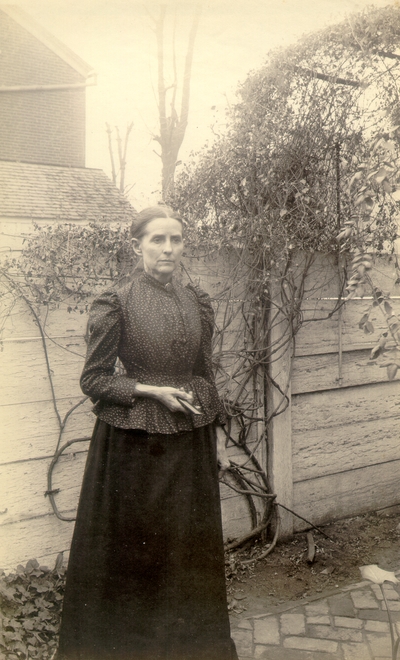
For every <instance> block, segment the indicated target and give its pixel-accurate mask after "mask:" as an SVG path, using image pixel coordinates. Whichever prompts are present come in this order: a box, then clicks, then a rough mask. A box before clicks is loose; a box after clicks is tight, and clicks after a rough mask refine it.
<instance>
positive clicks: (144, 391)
mask: <svg viewBox="0 0 400 660" xmlns="http://www.w3.org/2000/svg"><path fill="white" fill-rule="evenodd" d="M135 396H144V397H148V398H150V399H157V401H159V402H160V403H162V404H163V406H166V408H168V410H170V411H171V412H183V413H186V414H187V411H186V410H185V409H184V407H183V406H182V405H181V404H180V403H179V401H178V399H177V397H180V398H181V399H184V400H185V401H188V402H189V403H193V392H185V390H184V389H183V388H182V389H178V388H176V387H157V386H156V385H145V384H144V383H136V384H135Z"/></svg>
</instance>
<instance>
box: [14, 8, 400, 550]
mask: <svg viewBox="0 0 400 660" xmlns="http://www.w3.org/2000/svg"><path fill="white" fill-rule="evenodd" d="M399 39H400V8H396V7H387V8H384V9H382V10H370V11H367V12H364V13H362V14H359V15H357V16H355V17H353V18H352V19H351V20H349V21H347V22H346V23H345V24H341V25H339V26H331V27H330V28H328V29H327V30H325V31H322V32H319V33H316V34H315V35H311V36H310V37H307V38H305V39H303V40H302V41H300V42H299V44H297V45H296V46H293V47H291V48H289V49H287V50H286V51H279V52H278V53H275V54H271V56H270V58H269V61H268V63H267V64H266V65H265V66H264V67H262V68H261V69H260V70H259V71H256V72H253V73H252V74H251V75H250V76H249V78H248V79H247V80H246V81H245V83H243V85H241V87H240V90H239V100H238V103H237V104H236V105H235V106H233V107H232V109H231V111H230V115H229V116H228V117H227V118H224V119H223V124H224V127H222V128H221V131H220V134H219V136H218V137H217V138H216V140H215V142H214V143H213V145H212V146H211V147H207V148H205V149H204V150H203V151H201V152H200V153H199V154H196V155H195V156H194V157H193V160H192V161H191V162H189V163H188V164H187V165H186V167H185V168H184V169H183V171H182V174H181V175H180V177H179V178H178V179H177V181H176V184H175V186H174V192H173V196H171V198H170V200H169V201H170V203H171V204H172V205H173V206H174V207H176V208H178V209H179V210H180V211H181V212H182V215H183V217H184V218H185V219H186V226H185V235H186V245H187V254H186V261H185V268H184V270H183V273H182V278H183V280H187V279H188V277H189V278H190V277H193V278H194V279H196V277H197V276H196V275H195V274H194V273H195V272H196V271H197V270H198V268H199V267H201V271H202V276H201V278H200V280H202V279H203V278H204V280H205V281H206V283H207V288H208V289H209V290H210V291H211V297H212V300H213V304H214V306H215V310H216V332H215V337H214V361H215V370H216V378H217V385H218V388H219V391H220V393H221V397H222V399H223V401H224V402H225V406H226V409H227V411H228V413H229V416H230V419H231V427H230V429H229V433H228V436H227V442H228V444H229V445H231V446H234V448H235V459H234V460H233V461H232V466H231V470H230V471H229V472H228V474H227V475H226V477H225V481H226V485H227V486H229V487H230V488H231V489H233V490H234V491H238V492H239V493H240V494H241V495H243V496H244V497H245V501H246V502H247V505H248V508H249V518H250V520H251V527H252V528H253V530H252V531H251V532H249V535H246V537H244V538H243V539H240V540H239V541H238V542H235V543H236V545H235V546H234V547H237V545H238V544H240V543H243V542H245V541H246V540H249V539H250V538H254V536H260V535H261V536H262V538H264V540H265V539H267V537H268V533H269V530H270V527H271V523H272V521H274V524H273V525H272V527H274V529H275V533H273V531H272V541H271V543H270V547H273V545H274V543H275V542H276V538H277V529H278V522H277V507H278V505H279V503H277V502H276V499H275V497H274V495H273V493H272V492H271V487H270V483H269V479H268V474H267V472H266V470H265V469H264V468H263V467H262V466H261V465H262V463H261V461H263V465H265V464H266V461H265V453H266V451H267V446H268V443H267V440H268V429H269V423H270V422H271V420H272V419H273V418H274V417H276V416H277V415H280V414H282V413H283V412H284V411H285V409H286V407H287V405H288V391H289V384H290V376H291V373H290V369H289V371H288V373H287V374H286V377H285V379H283V380H282V377H281V375H280V371H279V364H280V363H281V361H282V360H283V359H287V361H288V363H289V364H290V360H291V357H292V356H293V354H294V352H295V348H296V336H297V334H298V333H299V331H300V329H301V328H302V327H303V326H304V324H305V323H312V322H313V321H317V320H320V318H317V317H316V316H314V318H312V319H305V318H304V302H305V301H306V300H307V298H311V297H314V298H318V297H323V290H324V287H325V285H326V284H327V282H326V277H327V274H326V269H325V268H324V265H323V262H322V261H321V259H320V258H319V255H320V254H325V255H327V254H328V255H331V257H332V259H334V260H335V262H336V265H337V270H338V292H337V297H336V299H335V300H332V301H331V309H330V310H328V311H327V312H326V318H328V317H330V316H332V315H333V314H334V313H336V312H337V311H338V310H339V309H340V308H341V307H342V305H343V301H344V300H346V299H347V298H348V297H349V296H351V295H355V294H357V295H360V294H362V292H361V291H360V289H361V288H362V287H363V286H364V285H366V284H368V282H369V281H370V282H371V285H372V291H373V292H374V293H373V300H372V303H371V304H373V305H378V306H379V307H380V308H381V309H382V311H383V313H384V315H385V318H386V319H387V320H388V324H389V333H390V335H391V337H392V339H393V338H394V339H395V340H396V342H397V340H398V337H399V336H400V335H399V332H400V324H399V326H398V327H397V326H396V324H397V323H398V321H397V319H394V320H393V319H392V318H391V317H392V315H391V309H390V302H389V294H388V292H381V291H379V290H377V289H376V288H374V286H373V279H372V280H371V266H372V265H373V261H374V258H375V256H376V255H379V254H382V253H386V254H387V253H389V254H391V255H392V258H394V257H393V255H394V250H393V247H392V246H393V242H394V240H395V238H396V236H397V232H398V227H397V201H398V200H400V180H399V174H398V172H399V168H398V156H399V139H398V120H399V117H398V107H399V106H398V98H399V93H398V80H399V72H400V68H399V65H400V62H399V61H398V60H397V59H396V58H394V59H393V58H390V55H391V53H392V51H393V50H394V49H395V48H396V47H397V44H398V41H399ZM388 57H389V59H390V60H391V63H390V64H389V65H388V63H387V62H388ZM393 62H394V63H393ZM349 81H350V82H351V81H352V82H356V83H357V84H348V83H349ZM225 124H226V126H225ZM217 132H218V131H217V130H215V133H216V134H217ZM338 235H339V241H338V240H337V238H338ZM347 255H350V257H351V258H352V262H351V265H350V273H349V277H348V273H347V270H346V263H348V261H349V259H348V257H347ZM221 264H222V265H221ZM134 268H135V262H134V260H133V255H132V252H131V250H130V247H129V242H128V228H127V227H113V226H105V225H103V224H101V223H99V224H92V225H80V226H78V225H65V224H62V223H61V224H59V225H56V226H52V227H45V228H43V227H40V226H36V228H35V232H34V233H33V235H32V237H30V238H29V239H28V240H27V242H26V245H25V249H24V251H23V253H22V257H21V258H20V259H14V260H13V259H11V260H8V262H6V263H5V264H4V265H3V268H2V287H3V298H4V299H5V298H6V297H7V296H8V301H9V303H8V307H7V306H6V307H7V309H8V310H9V311H10V310H11V309H12V307H13V306H14V305H15V304H16V301H17V300H20V299H22V300H24V301H25V304H27V305H28V307H29V309H30V311H31V313H32V314H33V316H34V318H35V321H36V323H37V324H38V325H39V329H40V332H41V338H42V345H43V350H44V351H45V352H46V351H47V348H46V346H47V342H48V341H49V337H47V335H46V332H45V322H44V321H43V319H45V318H46V314H43V310H49V313H51V310H52V309H53V308H56V307H60V306H63V307H65V308H66V310H67V311H68V312H69V313H70V314H81V313H86V312H87V309H88V304H89V300H90V298H91V297H92V296H93V295H94V294H95V293H97V292H99V291H100V290H102V289H103V288H104V287H106V286H109V285H110V284H111V282H114V283H118V282H120V281H123V280H124V279H125V278H126V277H127V274H128V273H130V272H131V271H132V270H133V269H134ZM311 272H312V273H313V277H312V278H311V277H309V275H310V273H311ZM368 278H369V279H368ZM346 281H347V289H346ZM7 314H8V311H7V310H6V311H5V316H7ZM360 327H362V328H363V330H364V331H366V332H368V331H369V330H371V325H370V321H369V318H368V315H367V316H366V317H365V318H363V319H362V323H361V322H360ZM386 343H387V342H385V341H384V339H382V338H380V339H379V342H378V344H377V348H376V351H375V353H376V354H378V353H380V354H384V352H385V350H386V348H387V346H386ZM396 349H397V344H396ZM46 355H47V352H46ZM46 359H47V358H46ZM399 365H400V358H399V359H398V357H397V356H396V357H395V358H393V360H392V362H391V363H390V365H389V366H391V373H394V374H395V372H396V371H397V368H399ZM389 366H388V368H389ZM48 377H49V380H50V382H51V383H52V374H51V369H50V367H49V368H48ZM52 387H53V385H52ZM53 390H54V388H53ZM272 394H273V395H274V396H272ZM272 400H273V401H274V404H271V402H272ZM53 404H54V407H55V410H56V411H57V400H56V393H55V392H54V391H53ZM69 415H70V413H69V412H68V413H67V416H66V417H64V419H63V420H62V419H61V416H60V414H59V413H58V412H57V417H58V420H59V428H60V433H59V437H58V439H57V448H56V454H55V457H56V458H55V459H53V462H52V465H54V461H55V460H56V459H58V457H59V456H60V455H61V453H62V450H63V448H64V447H65V443H62V434H63V431H64V429H65V425H66V422H67V419H69ZM47 490H48V491H50V492H51V491H52V486H51V483H50V486H49V487H48V489H47ZM49 494H50V493H49ZM51 495H52V496H53V500H52V501H54V495H55V493H54V492H53V493H51ZM55 510H56V507H55ZM270 536H271V535H270ZM228 547H229V546H228ZM230 547H233V546H232V545H230Z"/></svg>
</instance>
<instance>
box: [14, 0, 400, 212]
mask: <svg viewBox="0 0 400 660" xmlns="http://www.w3.org/2000/svg"><path fill="white" fill-rule="evenodd" d="M9 1H10V0H9ZM12 1H13V4H18V6H20V7H22V8H23V9H24V10H25V11H26V12H28V13H29V14H30V15H31V16H32V17H33V18H35V19H36V20H37V21H38V22H39V23H40V24H41V25H42V26H43V27H45V28H46V29H47V30H49V31H50V32H51V33H52V34H53V35H54V36H56V37H57V38H58V39H60V40H61V41H62V42H64V43H65V44H66V45H67V46H69V47H70V48H71V49H72V50H73V51H74V52H75V53H76V54H77V55H79V56H80V57H81V58H82V59H83V60H85V61H86V62H87V63H88V64H90V65H91V66H92V67H93V69H94V70H95V71H96V73H97V85H96V86H93V87H88V88H87V92H86V94H87V96H86V98H87V121H86V135H87V148H86V166H87V167H96V168H101V169H103V170H104V171H105V172H106V173H107V174H108V175H110V172H111V168H110V159H109V154H108V146H107V134H106V123H109V124H110V125H111V126H112V127H114V126H118V127H119V129H120V132H121V134H124V133H125V130H126V126H127V125H128V124H129V123H131V122H133V129H132V132H131V137H130V141H129V147H128V158H127V161H128V165H127V174H126V183H127V184H128V185H130V186H132V188H131V191H130V193H129V198H130V200H131V201H132V203H133V204H134V206H135V207H136V208H138V209H140V208H143V207H144V206H146V205H148V204H150V203H154V202H156V201H158V200H159V199H160V198H161V196H160V188H161V184H160V179H161V161H160V158H159V156H158V155H157V152H159V149H158V144H157V142H156V141H155V140H154V135H157V132H158V122H157V120H158V116H157V104H156V96H155V87H156V80H157V61H156V40H155V35H154V31H153V30H152V26H153V24H152V18H151V17H152V15H157V12H158V10H159V4H158V3H156V2H150V1H149V0H142V1H137V0H12ZM395 1H396V0H391V2H395ZM164 4H166V5H167V8H168V9H167V12H168V13H167V16H168V17H169V20H168V22H167V24H166V34H165V52H166V58H167V62H166V82H167V83H168V81H170V80H172V77H171V69H170V66H168V65H169V63H170V58H169V55H170V53H171V43H172V27H171V26H172V16H173V12H174V10H175V9H176V17H177V24H176V52H177V60H178V67H180V65H182V63H183V59H184V55H185V52H186V46H187V35H188V29H189V26H190V21H191V15H192V10H193V4H192V2H189V0H188V1H186V2H185V1H183V2H168V0H165V3H164ZM371 4H374V5H375V6H378V7H382V6H386V5H388V4H390V1H389V2H388V0H375V1H374V2H372V3H371V0H208V1H206V0H203V2H202V15H201V19H200V25H199V30H198V34H197V39H196V44H195V54H194V61H193V69H192V84H191V102H190V114H189V125H188V129H187V132H186V136H185V140H184V143H183V145H182V148H181V151H180V154H179V157H180V159H182V160H183V161H184V160H185V159H187V158H188V157H189V155H190V152H191V151H192V150H194V151H196V150H198V149H200V148H201V147H202V145H203V144H204V143H205V141H206V140H207V139H212V135H213V130H214V131H218V126H221V125H223V123H224V116H225V108H226V106H227V104H232V103H234V102H235V98H236V96H235V90H236V89H237V86H238V84H239V83H240V82H241V81H244V80H245V79H246V76H247V75H248V73H249V72H250V71H251V70H254V69H257V68H259V67H260V66H261V65H262V64H263V62H264V61H265V59H266V55H267V53H268V51H269V50H271V49H273V48H276V47H279V46H288V45H290V44H291V43H293V42H295V41H296V40H297V39H298V38H299V37H300V36H301V35H302V34H304V33H309V32H312V31H314V30H319V29H321V28H323V27H325V26H326V25H328V24H329V23H334V22H337V21H341V20H344V19H345V18H346V17H347V16H348V15H349V14H351V13H352V12H355V11H361V10H362V9H364V8H365V7H367V6H370V5H371ZM212 127H213V128H212Z"/></svg>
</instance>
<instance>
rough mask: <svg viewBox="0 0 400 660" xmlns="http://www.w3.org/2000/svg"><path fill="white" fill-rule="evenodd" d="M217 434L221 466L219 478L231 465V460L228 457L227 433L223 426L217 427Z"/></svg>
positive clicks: (218, 455) (219, 463) (218, 457)
mask: <svg viewBox="0 0 400 660" xmlns="http://www.w3.org/2000/svg"><path fill="white" fill-rule="evenodd" d="M215 431H216V434H217V459H218V466H219V473H218V477H219V479H222V477H223V476H224V474H225V472H226V471H227V470H229V468H230V467H231V462H230V460H229V458H228V452H227V450H226V433H225V431H224V429H223V428H222V426H217V427H216V428H215Z"/></svg>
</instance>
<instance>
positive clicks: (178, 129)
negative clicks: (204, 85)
mask: <svg viewBox="0 0 400 660" xmlns="http://www.w3.org/2000/svg"><path fill="white" fill-rule="evenodd" d="M166 11H167V7H166V5H161V6H160V12H159V16H158V18H154V17H153V16H152V17H151V18H152V20H153V23H154V26H155V34H156V40H157V65H158V84H157V96H158V114H159V121H160V134H159V135H156V136H154V139H155V140H156V141H157V142H159V144H160V145H161V155H160V154H159V155H160V157H161V161H162V193H163V198H165V197H166V196H167V194H168V192H169V191H170V190H171V188H172V187H173V183H174V173H175V167H176V163H177V160H178V153H179V149H180V148H181V145H182V142H183V139H184V137H185V132H186V127H187V125H188V117H189V101H190V82H191V74H192V63H193V52H194V44H195V40H196V34H197V29H198V25H199V20H200V14H201V6H200V5H196V6H195V9H194V14H193V20H192V25H191V28H190V32H189V41H188V46H187V51H186V57H185V65H184V71H183V79H182V92H181V99H180V109H179V113H178V109H177V93H178V86H179V85H178V72H177V62H176V50H175V46H176V44H175V32H176V14H175V18H174V27H173V36H172V67H173V82H172V84H171V85H169V86H166V83H165V70H164V69H165V50H164V27H165V18H166ZM169 91H170V95H171V100H170V108H169V111H167V93H168V92H169Z"/></svg>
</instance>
